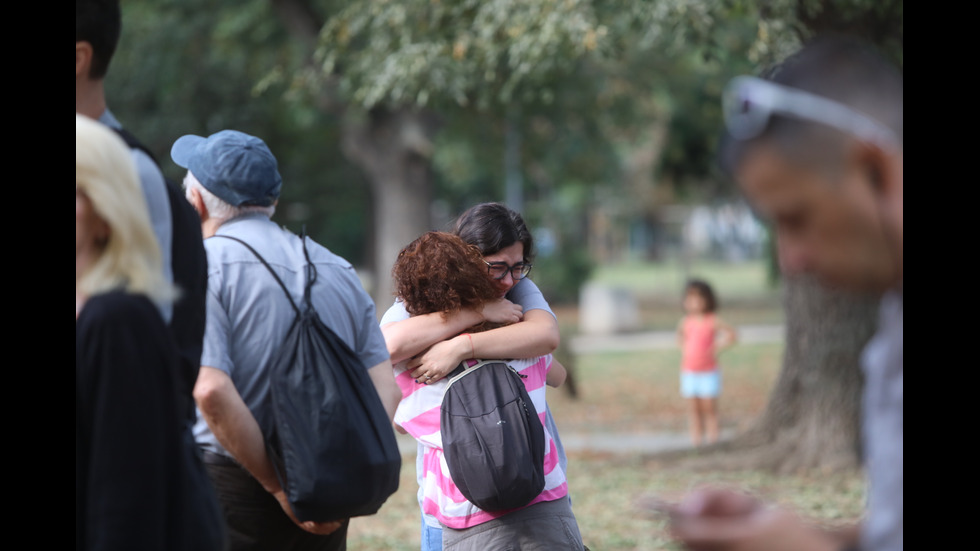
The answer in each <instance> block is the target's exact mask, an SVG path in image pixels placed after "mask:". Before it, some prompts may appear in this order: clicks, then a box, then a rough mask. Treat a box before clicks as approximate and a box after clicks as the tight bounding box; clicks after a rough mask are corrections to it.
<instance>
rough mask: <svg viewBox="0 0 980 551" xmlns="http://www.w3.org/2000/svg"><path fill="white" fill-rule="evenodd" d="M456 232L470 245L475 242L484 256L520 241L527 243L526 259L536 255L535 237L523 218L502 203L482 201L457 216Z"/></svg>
mask: <svg viewBox="0 0 980 551" xmlns="http://www.w3.org/2000/svg"><path fill="white" fill-rule="evenodd" d="M453 233H455V234H456V235H458V236H460V237H461V238H463V241H465V242H467V243H469V244H470V245H476V247H477V248H478V249H480V252H481V253H482V254H483V256H487V255H490V254H495V253H497V252H500V251H501V250H502V249H506V248H507V247H510V246H511V245H513V244H514V243H517V242H521V243H523V244H524V262H531V261H532V260H533V259H534V238H532V237H531V232H530V231H529V230H528V229H527V225H525V224H524V219H523V218H521V215H520V214H518V213H517V212H515V211H513V210H511V209H509V208H507V207H506V206H505V205H503V204H501V203H480V204H479V205H475V206H473V207H470V208H469V209H467V210H466V212H464V213H463V214H461V215H460V216H459V218H458V219H457V220H456V227H455V229H454V230H453Z"/></svg>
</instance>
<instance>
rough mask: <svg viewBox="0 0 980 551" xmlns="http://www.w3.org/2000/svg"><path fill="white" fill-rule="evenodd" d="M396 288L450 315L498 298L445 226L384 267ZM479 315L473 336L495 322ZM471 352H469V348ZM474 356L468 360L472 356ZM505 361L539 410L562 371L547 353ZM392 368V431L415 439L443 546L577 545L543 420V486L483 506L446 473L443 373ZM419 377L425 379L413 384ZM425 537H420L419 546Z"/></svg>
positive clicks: (470, 251)
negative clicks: (514, 503)
mask: <svg viewBox="0 0 980 551" xmlns="http://www.w3.org/2000/svg"><path fill="white" fill-rule="evenodd" d="M392 273H393V276H394V280H395V286H396V290H397V292H398V295H399V297H400V299H401V300H402V302H403V304H404V306H405V308H406V309H407V310H408V312H409V313H410V314H412V315H413V316H422V315H427V314H435V315H437V316H441V317H445V318H450V317H452V316H454V315H457V314H458V313H459V312H460V311H462V310H463V309H471V310H480V309H481V308H482V307H483V305H484V304H486V303H488V302H491V301H494V300H498V299H499V296H500V288H499V285H498V284H497V283H496V280H494V279H492V278H491V277H490V275H489V274H488V273H487V268H486V261H485V260H484V257H483V256H482V255H481V254H480V251H479V249H478V248H477V247H475V246H474V245H470V244H467V243H465V242H464V241H463V240H462V239H461V238H460V237H458V236H456V235H453V234H450V233H445V232H428V233H426V234H424V235H422V236H421V237H419V238H418V239H416V240H415V241H413V242H412V243H410V244H409V245H408V246H406V247H405V248H404V249H403V250H402V251H401V252H400V253H399V255H398V260H397V261H396V262H395V266H394V269H393V271H392ZM500 326H501V324H500V323H496V322H492V321H484V322H481V323H479V324H477V325H475V326H473V327H470V328H467V329H465V330H466V331H467V333H465V334H463V336H464V338H466V339H467V340H468V339H469V336H477V335H479V334H481V333H482V332H485V331H491V330H494V329H495V328H497V327H500ZM470 355H472V356H473V357H474V358H476V357H477V356H476V354H475V353H473V352H471V354H470ZM474 361H475V360H474ZM507 364H508V365H509V366H510V367H511V368H512V369H514V370H515V371H517V373H519V374H520V375H521V377H522V382H523V383H524V386H525V387H526V389H527V392H528V396H529V397H530V398H531V402H532V404H533V407H534V408H535V410H536V411H537V412H545V411H546V410H547V401H546V396H545V394H546V392H545V390H546V389H545V387H546V386H553V387H557V386H559V385H561V384H562V382H564V380H565V376H566V372H565V369H564V367H562V365H561V364H560V363H558V362H557V361H555V360H554V358H553V357H552V355H551V354H545V355H542V356H540V357H532V358H527V359H509V360H507ZM399 365H400V367H396V368H395V380H396V381H397V383H398V386H399V388H400V389H401V391H402V400H401V402H400V403H399V405H398V409H397V411H396V413H395V423H396V426H398V427H399V430H402V431H404V432H407V433H408V434H411V435H412V437H414V438H415V439H416V441H417V442H418V444H419V457H420V460H419V461H418V462H417V467H418V469H419V472H418V476H419V488H420V489H419V496H420V505H421V507H422V511H423V513H424V514H425V515H426V516H427V517H431V518H434V519H435V520H436V521H437V522H438V523H440V524H441V525H443V526H444V527H445V530H444V531H443V532H442V534H443V535H444V536H445V540H444V543H445V549H447V550H452V551H475V550H479V551H483V550H485V549H521V548H530V547H533V548H543V549H569V550H581V549H583V547H584V546H583V544H582V538H581V534H580V533H579V529H578V523H577V521H576V520H575V515H574V514H573V513H572V510H571V504H570V502H569V500H568V498H567V496H568V484H567V481H566V478H565V469H564V465H562V464H560V462H559V456H558V450H557V445H556V444H554V445H553V443H554V441H555V438H556V437H557V432H555V431H554V428H553V427H549V426H548V423H547V422H545V421H544V417H545V416H544V415H539V416H538V418H539V419H540V420H541V422H542V425H543V426H544V427H543V428H544V437H545V450H546V453H545V455H544V459H543V468H544V473H545V483H544V488H543V490H542V491H541V492H540V493H539V494H538V495H537V496H536V497H534V498H533V499H532V500H531V501H530V502H529V503H528V504H527V505H525V506H523V507H519V508H517V509H508V510H504V511H486V510H483V509H481V508H480V507H478V506H476V505H475V504H473V503H471V502H470V501H469V500H467V499H466V498H465V497H464V496H463V494H462V492H461V491H460V489H459V488H458V487H457V486H456V484H455V482H454V481H453V479H452V477H450V476H449V475H448V474H447V473H448V472H449V471H448V466H447V464H446V460H445V456H444V451H443V447H442V445H443V444H442V438H441V429H440V415H439V411H440V406H441V405H442V400H443V396H444V395H445V392H446V389H447V387H448V384H449V381H450V379H449V378H441V379H440V380H439V381H438V382H432V381H431V380H429V381H428V382H427V381H424V380H422V381H420V380H419V379H418V378H417V377H415V376H414V375H413V374H412V372H411V369H410V368H408V367H407V366H406V365H405V364H404V363H401V364H399ZM419 383H425V384H419ZM426 548H431V546H428V547H427V543H426V542H425V541H423V549H426Z"/></svg>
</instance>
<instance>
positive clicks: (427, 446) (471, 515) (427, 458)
mask: <svg viewBox="0 0 980 551" xmlns="http://www.w3.org/2000/svg"><path fill="white" fill-rule="evenodd" d="M551 362H552V356H551V354H548V355H547V356H540V357H538V358H531V359H518V360H507V363H508V364H510V366H511V367H513V368H514V369H516V370H517V371H518V372H519V373H520V374H521V375H526V376H527V378H525V379H523V382H524V386H525V387H526V388H527V393H528V395H529V396H530V397H531V402H532V403H533V404H534V409H535V410H536V411H537V412H538V420H539V421H541V425H542V426H543V427H544V434H545V456H544V471H545V484H544V490H543V491H542V492H541V494H540V495H539V496H538V497H536V498H534V499H533V500H532V501H531V503H528V505H533V504H535V503H538V502H541V501H554V500H556V499H560V498H562V497H565V496H566V495H568V483H567V481H566V479H565V472H564V471H563V470H562V468H561V466H560V465H559V463H558V452H557V449H556V447H555V443H554V441H553V440H552V434H551V433H550V432H549V431H548V425H547V424H546V423H545V411H546V405H547V403H546V401H545V390H546V385H545V380H546V378H547V375H548V371H549V370H550V369H551ZM395 381H396V382H397V383H398V387H399V388H400V389H401V392H402V400H401V402H400V403H399V404H398V409H397V410H396V411H395V423H397V424H398V425H400V426H401V427H402V428H404V429H405V431H406V432H408V433H409V434H411V435H412V436H413V437H414V438H415V439H416V440H417V441H418V442H419V444H420V446H419V450H420V452H421V453H423V457H422V469H423V473H422V477H421V482H420V484H421V494H422V511H423V512H424V513H425V514H426V515H432V516H434V517H436V518H437V519H438V520H439V522H441V523H442V524H444V525H446V526H448V527H450V528H454V529H457V530H459V529H463V528H469V527H471V526H476V525H478V524H482V523H484V522H487V521H489V520H493V519H495V518H498V517H501V516H503V515H505V514H507V513H509V512H511V511H494V512H489V511H484V510H482V509H480V508H478V507H477V506H475V505H473V504H472V503H470V502H469V501H468V500H467V499H466V498H465V497H463V494H462V493H460V491H459V488H457V487H456V485H455V484H454V483H453V480H452V478H451V477H450V476H449V467H448V466H447V465H446V459H445V456H444V455H443V450H442V437H441V434H440V431H439V422H440V421H439V420H440V416H441V411H442V408H441V406H442V398H443V395H444V394H445V393H446V386H447V385H448V384H449V379H448V378H444V379H441V380H439V381H438V382H436V383H434V384H431V385H420V384H417V383H416V382H415V379H412V377H411V376H410V375H409V373H408V372H406V371H405V367H404V363H402V365H400V366H396V368H395ZM528 505H525V507H527V506H528Z"/></svg>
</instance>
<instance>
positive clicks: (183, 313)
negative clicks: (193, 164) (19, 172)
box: [110, 127, 208, 420]
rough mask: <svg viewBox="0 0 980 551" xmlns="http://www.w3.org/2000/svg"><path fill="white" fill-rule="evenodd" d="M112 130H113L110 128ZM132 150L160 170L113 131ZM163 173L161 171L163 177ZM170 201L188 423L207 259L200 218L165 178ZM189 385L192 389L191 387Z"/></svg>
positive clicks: (173, 326) (173, 325) (176, 327)
mask: <svg viewBox="0 0 980 551" xmlns="http://www.w3.org/2000/svg"><path fill="white" fill-rule="evenodd" d="M110 128H111V127H110ZM113 130H115V131H116V133H117V134H119V136H120V137H122V139H123V140H125V142H126V145H128V146H129V147H130V149H139V150H140V151H143V152H144V153H146V154H147V155H148V156H149V157H150V159H151V160H152V161H153V162H154V163H156V165H157V167H158V168H159V167H160V163H159V162H157V160H156V157H155V156H154V155H153V152H152V151H150V150H149V148H147V147H146V146H145V145H143V144H142V143H141V142H140V141H139V139H137V138H136V136H134V135H133V134H132V133H131V132H129V131H128V130H126V129H123V128H113ZM162 172H163V171H162V170H161V173H162ZM164 182H165V183H166V188H167V198H168V199H169V200H170V221H171V228H172V229H171V232H172V244H171V254H170V264H171V269H172V270H173V277H174V284H176V285H177V287H178V288H179V289H180V296H179V297H178V299H177V300H176V301H175V302H174V305H173V317H172V318H171V320H170V331H171V333H172V334H173V336H174V339H175V340H176V341H177V348H178V350H179V352H180V364H181V370H182V373H181V374H182V380H183V381H184V383H183V384H184V387H185V388H181V389H180V391H181V396H183V397H186V399H185V402H186V404H185V405H184V406H183V408H184V411H185V412H186V414H187V416H188V418H189V419H191V420H193V419H195V418H196V415H197V414H196V412H195V409H194V401H193V399H191V396H192V395H193V394H192V393H193V390H194V383H195V382H196V381H197V373H198V371H199V370H200V368H201V348H202V346H203V342H204V323H205V320H204V318H205V305H204V304H205V299H206V296H207V290H208V257H207V253H206V252H205V251H204V240H203V237H202V235H201V218H200V216H198V214H197V211H195V210H194V207H193V206H191V204H190V203H189V202H188V201H187V198H186V197H184V194H183V192H181V190H180V186H178V185H177V183H176V182H174V181H173V180H171V179H169V178H167V177H164ZM188 385H189V386H188Z"/></svg>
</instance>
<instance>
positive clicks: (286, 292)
mask: <svg viewBox="0 0 980 551" xmlns="http://www.w3.org/2000/svg"><path fill="white" fill-rule="evenodd" d="M212 237H223V238H225V239H231V240H232V241H238V242H239V243H241V244H242V245H245V248H247V249H248V250H250V251H252V254H254V255H255V258H258V259H259V261H260V262H262V265H264V266H265V268H266V269H267V270H269V273H270V274H272V277H274V278H275V279H276V283H278V284H279V287H281V288H282V292H283V293H285V294H286V298H287V299H288V300H289V304H290V306H292V307H293V310H294V311H295V312H296V315H297V316H298V315H299V314H300V311H299V306H296V302H295V301H294V300H293V297H292V295H290V294H289V289H287V288H286V284H285V283H283V282H282V279H280V278H279V274H277V273H276V271H275V270H273V269H272V266H270V265H269V263H268V262H266V260H265V258H262V255H260V254H259V251H256V250H255V249H254V248H253V247H252V246H251V245H249V244H248V243H246V242H244V241H242V240H241V239H239V238H237V237H232V236H230V235H214V236H212ZM303 246H304V249H305V247H306V242H305V241H304V242H303ZM314 273H315V272H314ZM309 287H310V284H309V283H307V287H306V291H305V294H306V300H307V301H309V293H310V290H309Z"/></svg>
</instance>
